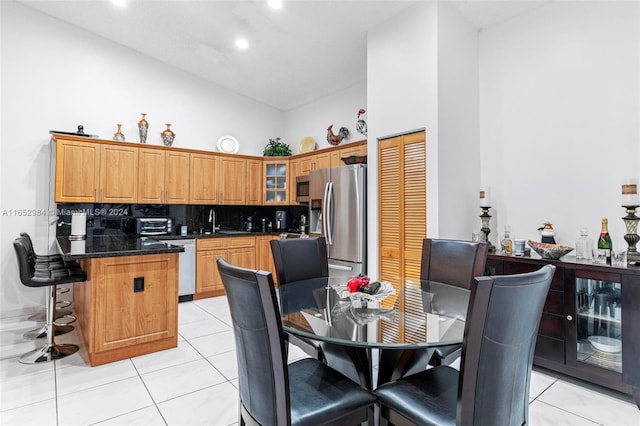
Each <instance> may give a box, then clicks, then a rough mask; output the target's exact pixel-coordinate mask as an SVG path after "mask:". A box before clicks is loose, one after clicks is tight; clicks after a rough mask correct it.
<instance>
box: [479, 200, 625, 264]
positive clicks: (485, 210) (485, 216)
mask: <svg viewBox="0 0 640 426" xmlns="http://www.w3.org/2000/svg"><path fill="white" fill-rule="evenodd" d="M480 208H481V209H482V214H481V215H480V220H481V221H482V228H480V231H482V232H484V239H485V241H486V242H487V244H488V245H489V253H495V252H496V247H495V246H494V245H493V244H491V241H489V233H491V229H490V228H489V221H490V220H491V215H490V214H489V209H490V208H491V207H490V206H480ZM636 224H637V223H636Z"/></svg>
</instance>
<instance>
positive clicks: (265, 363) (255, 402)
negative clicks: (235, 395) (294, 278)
mask: <svg viewBox="0 0 640 426" xmlns="http://www.w3.org/2000/svg"><path fill="white" fill-rule="evenodd" d="M218 271H219V272H220V277H221V278H222V284H223V285H224V289H225V292H226V293H227V301H228V302H229V309H230V311H231V320H232V322H233V331H234V337H235V342H236V357H237V361H238V376H239V377H238V381H239V394H240V404H241V407H240V410H241V413H242V417H243V418H244V419H245V421H246V419H247V418H250V419H252V420H253V421H254V422H255V424H259V425H288V424H290V418H291V414H290V399H289V378H288V370H287V359H286V352H285V346H284V335H283V331H282V323H281V321H280V316H279V314H278V302H277V299H276V295H275V289H274V286H273V281H272V278H271V274H270V273H268V272H264V271H254V270H250V269H245V268H240V267H237V266H233V265H231V264H229V263H227V262H225V261H224V260H223V259H222V258H218Z"/></svg>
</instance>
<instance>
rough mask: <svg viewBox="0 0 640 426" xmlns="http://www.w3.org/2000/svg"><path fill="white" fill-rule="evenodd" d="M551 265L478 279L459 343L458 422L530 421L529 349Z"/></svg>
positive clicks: (544, 297)
mask: <svg viewBox="0 0 640 426" xmlns="http://www.w3.org/2000/svg"><path fill="white" fill-rule="evenodd" d="M555 269H556V268H555V266H553V265H546V266H543V267H542V268H541V269H539V270H538V271H535V272H530V273H525V274H518V275H502V276H493V277H478V278H476V282H477V285H474V286H472V289H471V298H470V300H471V302H470V304H469V309H468V313H467V319H466V322H465V337H464V342H463V345H462V361H461V365H460V380H459V387H458V412H457V419H458V423H457V424H461V425H471V424H474V425H476V424H477V425H518V426H520V425H525V424H528V420H529V419H528V404H529V385H530V380H531V366H532V364H533V353H534V349H535V344H536V337H537V334H538V325H539V323H540V317H541V315H542V308H543V306H544V303H545V300H546V297H547V292H548V290H549V285H550V284H551V279H552V278H553V274H554V272H555Z"/></svg>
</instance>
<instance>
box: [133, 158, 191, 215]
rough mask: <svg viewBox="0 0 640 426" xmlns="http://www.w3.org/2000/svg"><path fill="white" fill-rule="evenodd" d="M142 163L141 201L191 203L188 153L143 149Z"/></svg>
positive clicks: (139, 180) (140, 162)
mask: <svg viewBox="0 0 640 426" xmlns="http://www.w3.org/2000/svg"><path fill="white" fill-rule="evenodd" d="M138 165H139V166H138V203H142V204H187V203H188V200H189V154H188V153H185V152H179V151H168V150H167V151H165V150H160V149H152V148H140V151H139V154H138Z"/></svg>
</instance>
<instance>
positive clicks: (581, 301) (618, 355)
mask: <svg viewBox="0 0 640 426" xmlns="http://www.w3.org/2000/svg"><path fill="white" fill-rule="evenodd" d="M575 297H576V317H577V318H576V320H577V321H576V327H577V348H576V349H577V355H578V361H580V362H584V363H587V364H592V365H596V366H598V367H601V368H605V369H608V370H612V371H615V372H618V373H621V372H622V312H621V311H622V307H621V303H620V283H619V282H612V281H602V280H596V279H590V278H579V277H576V294H575Z"/></svg>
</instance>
